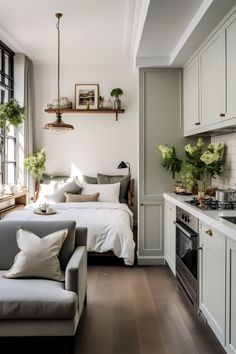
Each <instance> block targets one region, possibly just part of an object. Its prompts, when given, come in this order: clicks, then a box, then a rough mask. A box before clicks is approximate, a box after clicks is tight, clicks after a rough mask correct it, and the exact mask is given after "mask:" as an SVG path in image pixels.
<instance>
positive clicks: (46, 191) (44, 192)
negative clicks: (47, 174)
mask: <svg viewBox="0 0 236 354" xmlns="http://www.w3.org/2000/svg"><path fill="white" fill-rule="evenodd" d="M57 184H58V182H55V181H51V182H50V183H49V184H44V183H40V189H39V197H38V199H37V203H39V204H40V203H45V202H46V196H49V195H50V196H51V195H53V193H54V192H55V190H56V186H57Z"/></svg>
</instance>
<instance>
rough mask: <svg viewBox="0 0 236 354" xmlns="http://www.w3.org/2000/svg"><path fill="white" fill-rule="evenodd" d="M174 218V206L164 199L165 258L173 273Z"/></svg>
mask: <svg viewBox="0 0 236 354" xmlns="http://www.w3.org/2000/svg"><path fill="white" fill-rule="evenodd" d="M175 219H176V206H175V205H174V204H172V203H170V202H168V201H166V200H165V209H164V220H165V222H164V228H165V229H164V249H165V260H166V262H167V263H168V265H169V267H170V269H171V270H172V272H173V273H174V275H175V224H174V222H175Z"/></svg>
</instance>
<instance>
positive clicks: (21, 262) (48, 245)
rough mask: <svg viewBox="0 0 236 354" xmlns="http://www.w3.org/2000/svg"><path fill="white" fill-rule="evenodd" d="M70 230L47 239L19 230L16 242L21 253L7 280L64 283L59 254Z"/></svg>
mask: <svg viewBox="0 0 236 354" xmlns="http://www.w3.org/2000/svg"><path fill="white" fill-rule="evenodd" d="M67 234H68V230H67V229H65V230H59V231H56V232H54V233H52V234H50V235H47V236H45V237H42V238H41V237H38V236H37V235H35V234H33V233H32V232H30V231H27V230H24V229H22V228H19V229H18V230H17V233H16V240H17V244H18V247H19V248H20V252H19V253H18V254H17V255H16V257H15V260H14V264H13V266H12V267H11V268H10V269H9V271H8V272H7V273H6V274H5V275H4V277H5V278H32V277H34V278H47V279H53V280H58V281H64V280H65V278H64V275H63V273H62V271H61V267H60V262H59V259H58V254H59V252H60V249H61V246H62V244H63V242H64V241H65V239H66V237H67Z"/></svg>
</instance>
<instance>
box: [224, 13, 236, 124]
mask: <svg viewBox="0 0 236 354" xmlns="http://www.w3.org/2000/svg"><path fill="white" fill-rule="evenodd" d="M223 31H224V38H225V72H226V75H225V79H226V80H225V84H226V118H227V119H230V118H236V99H235V91H236V40H235V39H236V12H235V13H234V14H233V15H232V16H231V17H230V18H229V20H228V21H227V22H226V23H225V25H224V26H223Z"/></svg>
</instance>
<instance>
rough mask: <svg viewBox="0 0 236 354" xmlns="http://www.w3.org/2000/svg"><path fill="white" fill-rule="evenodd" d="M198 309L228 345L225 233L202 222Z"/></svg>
mask: <svg viewBox="0 0 236 354" xmlns="http://www.w3.org/2000/svg"><path fill="white" fill-rule="evenodd" d="M199 233H200V247H201V248H202V249H201V252H200V262H199V308H200V310H201V311H202V313H203V315H204V316H205V318H206V319H207V322H208V324H209V326H210V327H211V329H212V330H213V332H214V333H215V335H216V337H217V338H218V340H219V341H220V343H221V344H222V345H223V346H225V313H226V307H225V300H226V292H225V289H226V277H225V272H226V264H225V261H226V259H225V243H226V242H225V241H226V236H225V235H223V234H222V233H220V232H219V231H217V230H215V229H214V228H212V227H210V226H209V225H207V224H205V223H203V222H200V228H199Z"/></svg>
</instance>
